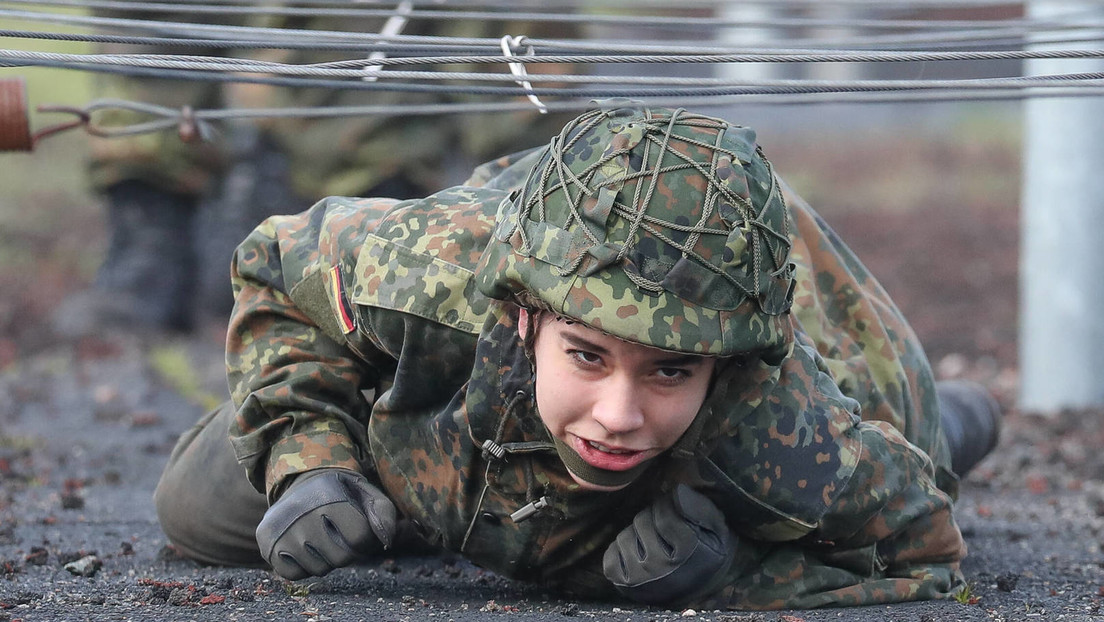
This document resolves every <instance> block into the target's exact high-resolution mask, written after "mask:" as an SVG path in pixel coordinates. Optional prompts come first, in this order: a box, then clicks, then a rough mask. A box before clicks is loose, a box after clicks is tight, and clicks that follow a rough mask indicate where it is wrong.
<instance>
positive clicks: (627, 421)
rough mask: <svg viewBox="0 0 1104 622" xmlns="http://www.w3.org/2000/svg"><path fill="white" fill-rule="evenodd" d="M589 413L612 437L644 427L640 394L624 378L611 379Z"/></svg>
mask: <svg viewBox="0 0 1104 622" xmlns="http://www.w3.org/2000/svg"><path fill="white" fill-rule="evenodd" d="M603 389H604V390H603V392H602V396H601V398H600V399H598V400H597V401H596V402H595V404H594V408H593V410H592V412H591V414H592V416H593V417H594V420H595V421H597V422H598V423H599V424H600V425H601V426H602V427H603V428H605V429H606V431H607V432H609V433H610V434H612V435H617V434H626V433H628V432H632V431H634V430H638V429H640V427H641V426H642V425H644V410H643V404H642V403H641V399H640V395H641V392H640V391H639V390H638V389H637V387H635V386H634V385H633V383H632V382H631V381H630V380H628V379H624V378H615V379H612V380H611V381H610V382H609V383H608V384H607V386H605V387H603Z"/></svg>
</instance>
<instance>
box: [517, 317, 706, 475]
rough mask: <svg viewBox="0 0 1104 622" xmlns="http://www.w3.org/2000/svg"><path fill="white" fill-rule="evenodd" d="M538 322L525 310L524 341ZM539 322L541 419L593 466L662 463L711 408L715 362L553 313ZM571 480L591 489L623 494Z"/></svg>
mask: <svg viewBox="0 0 1104 622" xmlns="http://www.w3.org/2000/svg"><path fill="white" fill-rule="evenodd" d="M531 318H532V316H530V315H528V314H527V313H526V312H525V310H522V312H521V317H520V321H519V323H518V329H519V333H520V334H521V335H522V336H524V335H525V331H526V329H527V327H528V323H529V321H530V319H531ZM532 319H534V320H535V321H537V322H539V323H540V326H539V330H538V331H537V337H536V344H535V345H534V356H535V365H536V374H537V377H536V398H537V408H538V409H539V410H540V416H541V419H542V420H543V421H544V425H545V426H546V427H547V428H548V430H549V431H550V432H551V433H552V435H554V436H555V437H556V438H558V439H559V440H561V441H563V442H564V443H565V444H566V445H567V446H568V447H570V448H572V449H573V450H574V451H575V452H576V453H578V454H579V456H580V457H581V458H582V459H583V460H584V461H586V463H587V464H589V465H591V466H592V467H595V468H599V469H607V470H611V471H626V470H629V469H631V468H633V467H635V466H637V465H639V464H641V463H642V462H645V461H647V460H650V459H652V458H654V457H656V456H658V455H659V454H661V453H662V452H664V451H665V450H667V449H669V448H670V447H671V446H672V445H674V444H675V442H676V441H678V439H679V437H681V436H682V434H683V432H685V431H686V429H687V428H688V427H690V424H691V423H692V422H693V421H694V417H695V416H696V415H697V413H698V409H699V408H701V405H702V402H704V401H705V397H706V393H707V392H708V390H709V380H710V377H711V375H712V373H713V366H714V364H715V359H713V358H711V357H704V356H692V355H680V354H673V353H671V352H665V351H663V350H658V349H656V348H650V347H647V346H643V345H640V344H636V343H630V342H628V341H623V340H621V339H618V338H616V337H611V336H610V335H606V334H604V333H601V332H598V331H596V330H594V329H592V328H589V327H587V326H584V325H582V324H579V323H575V322H569V321H565V320H562V319H557V318H555V317H554V316H552V315H551V314H548V313H542V314H540V315H539V316H537V317H536V318H532ZM569 472H570V469H569ZM571 475H572V477H573V478H574V479H575V481H576V482H578V483H579V484H580V485H581V486H582V487H584V488H587V489H591V490H615V489H616V488H622V487H624V486H617V487H613V488H610V487H602V486H598V485H595V484H593V483H590V482H586V481H584V480H583V479H581V478H580V477H579V476H578V475H576V474H575V473H572V474H571ZM625 485H627V484H625Z"/></svg>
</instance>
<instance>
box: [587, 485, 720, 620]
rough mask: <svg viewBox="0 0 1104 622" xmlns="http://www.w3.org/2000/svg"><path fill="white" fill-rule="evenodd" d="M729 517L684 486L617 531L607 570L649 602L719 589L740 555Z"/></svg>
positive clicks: (631, 594)
mask: <svg viewBox="0 0 1104 622" xmlns="http://www.w3.org/2000/svg"><path fill="white" fill-rule="evenodd" d="M736 542H737V539H736V537H735V536H733V535H732V534H730V533H729V530H728V526H727V525H725V520H724V515H723V514H721V511H720V510H719V509H717V506H715V505H713V502H712V501H710V500H709V499H707V498H705V496H704V495H702V494H701V493H699V492H696V491H694V490H693V489H691V488H689V487H688V486H685V485H683V484H679V485H678V487H677V488H675V490H674V492H672V493H671V494H670V495H667V496H665V497H663V498H661V499H659V500H658V501H656V502H655V503H654V504H652V505H651V506H650V507H648V508H645V509H644V510H642V511H641V512H640V513H639V514H637V515H636V518H634V519H633V524H632V525H629V526H628V527H626V528H625V529H624V530H622V531H621V533H619V534H618V535H617V539H616V540H615V541H614V542H613V544H611V545H610V546H609V548H608V549H606V554H605V556H604V557H603V558H602V570H603V572H604V573H605V575H606V578H607V579H609V580H610V581H611V582H612V583H613V585H614V586H615V587H616V588H617V591H618V592H620V593H621V594H622V595H623V596H625V597H627V598H631V599H632V600H634V601H637V602H642V603H648V604H653V605H654V604H662V603H672V602H685V601H687V600H689V599H690V598H693V597H695V596H698V595H704V594H706V593H707V592H710V591H713V590H715V589H717V588H719V587H720V585H715V583H716V582H717V581H719V580H721V579H723V573H724V572H725V571H727V570H728V568H729V566H731V564H732V560H733V558H734V557H735V556H736Z"/></svg>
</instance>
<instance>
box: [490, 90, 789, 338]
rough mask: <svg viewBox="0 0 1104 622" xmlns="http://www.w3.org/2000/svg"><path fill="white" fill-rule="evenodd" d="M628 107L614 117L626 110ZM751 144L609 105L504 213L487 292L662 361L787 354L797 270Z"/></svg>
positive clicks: (557, 148)
mask: <svg viewBox="0 0 1104 622" xmlns="http://www.w3.org/2000/svg"><path fill="white" fill-rule="evenodd" d="M619 103H620V104H622V105H621V106H618V104H619ZM789 249H790V238H789V235H788V219H787V216H786V205H785V202H784V201H783V198H782V189H781V187H780V186H779V185H778V183H777V181H776V179H775V177H774V175H773V174H772V173H771V169H770V164H769V163H768V162H767V160H766V159H765V158H763V157H762V155H761V154H760V153H759V151H758V149H757V147H756V145H755V133H754V132H753V131H751V130H750V129H748V128H743V127H739V126H734V125H731V124H729V123H726V122H724V121H722V120H720V119H713V118H710V117H706V116H702V115H697V114H693V113H689V112H686V111H684V110H648V109H644V108H640V107H638V106H637V107H634V106H632V105H629V103H628V102H612V105H611V106H610V107H609V108H607V109H602V110H595V111H592V112H590V113H588V114H585V115H583V116H581V117H579V118H578V119H576V120H575V121H574V122H572V123H570V124H568V125H567V126H566V127H564V129H563V131H562V132H561V133H560V134H559V136H557V137H555V138H554V139H553V140H552V143H551V144H550V145H549V146H548V148H547V149H546V150H545V151H544V153H543V156H542V157H541V159H540V161H539V162H538V163H537V165H536V166H534V167H533V169H532V170H531V172H530V173H529V176H528V179H527V180H526V181H525V184H524V186H523V188H522V191H521V193H520V195H518V196H517V197H516V198H514V199H512V200H508V201H504V202H503V203H502V205H501V207H500V211H499V215H498V218H497V228H496V230H495V240H494V242H492V244H491V246H490V247H489V248H488V251H487V252H486V253H484V256H483V263H482V264H481V265H480V269H479V274H478V280H479V286H480V289H481V290H482V291H483V292H484V293H485V294H487V295H489V296H491V297H493V298H501V299H507V298H509V297H511V296H514V295H517V294H518V293H519V292H526V293H528V294H531V295H533V296H536V297H537V298H538V299H539V300H540V301H541V302H542V303H543V306H546V307H547V308H549V309H551V310H552V311H554V312H555V313H558V314H560V315H564V316H567V317H571V318H575V319H577V320H580V321H582V322H584V323H586V324H588V325H590V326H592V327H594V328H597V329H599V330H602V331H604V332H607V333H610V334H612V335H615V336H618V337H621V338H624V339H627V340H629V341H634V342H637V343H643V344H646V345H651V346H654V347H658V348H663V349H666V350H674V351H680V352H689V353H695V354H713V355H718V356H729V355H732V354H737V353H744V354H746V353H748V352H753V351H774V352H780V351H781V350H783V349H784V348H785V347H786V346H787V345H788V339H787V335H788V333H787V331H786V330H785V328H784V327H785V326H786V323H787V322H788V320H787V319H786V318H785V317H784V314H785V313H786V312H787V311H788V310H789V308H790V303H791V300H792V296H791V294H792V286H793V266H792V265H791V264H790V263H789V262H788V256H789Z"/></svg>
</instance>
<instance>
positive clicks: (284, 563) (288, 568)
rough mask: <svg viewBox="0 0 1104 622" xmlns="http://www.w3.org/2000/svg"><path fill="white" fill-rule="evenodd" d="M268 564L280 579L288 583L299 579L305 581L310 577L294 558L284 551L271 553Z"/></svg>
mask: <svg viewBox="0 0 1104 622" xmlns="http://www.w3.org/2000/svg"><path fill="white" fill-rule="evenodd" d="M268 564H269V565H270V566H272V570H274V571H275V572H276V574H278V575H280V576H281V577H283V578H285V579H287V580H289V581H298V580H299V579H306V578H307V577H309V576H311V575H310V573H309V572H307V571H306V570H304V569H303V567H302V566H301V565H299V562H298V561H296V559H295V557H294V556H293V555H292V554H291V553H288V552H286V551H273V554H272V556H271V557H269V558H268Z"/></svg>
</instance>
